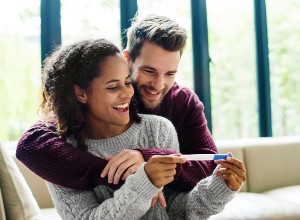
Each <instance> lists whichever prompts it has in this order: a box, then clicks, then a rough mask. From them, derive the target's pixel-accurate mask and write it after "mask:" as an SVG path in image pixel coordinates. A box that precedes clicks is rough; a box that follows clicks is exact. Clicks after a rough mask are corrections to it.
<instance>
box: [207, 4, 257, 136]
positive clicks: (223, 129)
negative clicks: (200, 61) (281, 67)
mask: <svg viewBox="0 0 300 220" xmlns="http://www.w3.org/2000/svg"><path fill="white" fill-rule="evenodd" d="M206 2H207V16H208V31H209V51H210V56H211V59H212V63H211V64H210V74H211V75H210V78H211V100H212V119H213V122H212V123H213V136H214V137H215V138H216V139H233V138H249V137H256V136H258V112H257V87H256V64H255V38H254V36H255V35H254V11H253V8H254V6H253V0H245V1H243V2H242V3H241V1H239V0H226V1H219V0H210V1H206Z"/></svg>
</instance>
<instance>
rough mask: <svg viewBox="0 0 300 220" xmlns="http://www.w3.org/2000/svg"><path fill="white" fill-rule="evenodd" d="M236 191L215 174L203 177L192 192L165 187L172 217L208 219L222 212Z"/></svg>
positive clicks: (168, 208)
mask: <svg viewBox="0 0 300 220" xmlns="http://www.w3.org/2000/svg"><path fill="white" fill-rule="evenodd" d="M235 193H236V192H235V191H231V190H230V189H229V188H228V187H227V185H226V184H225V182H224V181H223V180H222V179H221V178H220V177H219V176H215V175H211V176H209V177H206V178H205V179H202V180H201V181H200V182H199V183H198V184H197V185H196V186H195V187H194V188H193V190H192V191H190V192H178V191H173V190H171V189H167V188H165V196H166V198H167V212H168V216H169V218H170V219H191V220H192V219H195V220H196V219H197V220H198V219H200V220H201V219H208V218H209V217H210V216H212V215H215V214H218V213H220V212H221V211H222V210H223V209H224V207H225V205H226V204H227V203H228V202H229V201H230V200H231V199H232V198H233V197H234V195H235Z"/></svg>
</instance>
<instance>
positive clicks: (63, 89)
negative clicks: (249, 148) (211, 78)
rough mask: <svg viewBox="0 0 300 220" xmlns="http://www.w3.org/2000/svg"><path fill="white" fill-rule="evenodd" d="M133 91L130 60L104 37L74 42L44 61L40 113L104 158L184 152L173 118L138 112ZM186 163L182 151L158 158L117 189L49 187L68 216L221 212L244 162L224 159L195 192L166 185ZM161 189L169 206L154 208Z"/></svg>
mask: <svg viewBox="0 0 300 220" xmlns="http://www.w3.org/2000/svg"><path fill="white" fill-rule="evenodd" d="M133 93H134V92H133V87H132V85H131V79H130V73H129V68H128V64H127V62H126V61H125V59H124V58H123V57H122V55H121V54H120V51H119V49H118V48H117V47H116V46H114V45H113V44H112V43H110V42H108V41H106V40H104V39H99V40H86V41H81V42H78V43H75V44H72V45H70V46H67V47H65V48H63V49H60V50H57V51H56V52H54V53H53V54H52V55H51V56H50V57H49V58H47V60H46V61H45V65H44V68H43V102H42V105H41V108H42V111H43V116H44V118H45V120H46V121H50V122H51V121H55V122H56V127H57V132H58V134H59V135H60V136H61V137H62V138H63V139H65V140H66V141H68V142H69V143H71V144H72V145H73V146H74V147H77V148H80V149H82V150H84V151H88V152H90V153H92V154H94V155H96V156H98V157H101V158H104V157H106V156H114V155H116V154H118V153H119V152H120V151H122V150H124V149H136V148H144V147H145V146H147V147H153V148H155V147H156V146H160V147H162V148H171V149H174V150H176V151H177V152H179V144H178V140H177V135H176V131H175V128H174V127H173V125H172V123H171V122H170V121H168V120H167V119H165V118H162V117H159V116H153V115H139V114H137V113H136V111H135V110H134V105H133V104H134V103H133V100H132V97H133ZM71 156H72V155H66V157H71ZM184 162H185V159H183V158H182V157H180V155H166V156H153V157H151V158H150V159H149V160H148V161H147V162H146V163H144V164H143V165H142V166H141V167H140V168H139V169H138V170H137V172H135V173H134V174H132V175H130V176H129V177H127V179H126V181H125V184H124V185H123V186H122V187H121V188H120V189H118V190H116V191H115V190H113V189H111V188H110V187H108V186H105V185H100V186H97V187H95V188H94V189H93V190H91V191H76V190H73V189H69V188H65V187H62V186H59V185H55V184H53V183H48V185H49V189H50V192H51V195H52V198H53V200H54V203H55V206H56V209H57V210H58V212H59V214H60V215H61V216H62V218H63V219H81V220H82V219H131V220H133V219H169V218H170V219H186V218H187V219H207V218H208V217H209V216H211V215H213V214H216V213H218V212H220V211H221V210H222V209H223V208H224V206H225V204H226V203H227V202H228V201H229V200H230V199H231V198H232V197H233V196H234V193H235V192H236V191H237V190H238V189H239V188H240V186H241V185H242V182H243V181H236V179H239V178H231V177H230V176H232V175H233V174H234V175H236V176H242V177H241V178H240V179H244V178H245V177H244V176H243V175H244V167H243V164H241V163H240V162H239V161H237V160H236V159H234V158H231V159H228V161H225V162H222V166H223V168H221V169H219V170H217V171H216V173H217V174H218V175H215V174H213V175H211V176H209V177H207V178H205V179H203V180H201V181H200V182H199V183H198V184H197V186H195V187H194V189H193V190H192V191H190V192H177V191H174V190H173V189H170V188H168V187H164V186H165V185H167V184H168V183H170V182H172V181H173V179H174V175H175V173H176V166H177V164H181V163H184ZM66 170H67V168H66ZM223 179H224V180H225V181H224V180H223ZM161 190H163V192H164V195H165V197H166V200H167V208H166V209H165V208H163V207H162V206H160V205H159V204H158V203H156V204H155V205H154V206H152V207H151V201H152V198H154V197H155V196H156V195H157V194H158V193H159V192H160V191H161Z"/></svg>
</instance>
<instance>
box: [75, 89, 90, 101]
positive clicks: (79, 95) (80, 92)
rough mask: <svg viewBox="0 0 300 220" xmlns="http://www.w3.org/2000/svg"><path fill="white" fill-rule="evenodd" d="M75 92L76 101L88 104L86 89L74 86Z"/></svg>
mask: <svg viewBox="0 0 300 220" xmlns="http://www.w3.org/2000/svg"><path fill="white" fill-rule="evenodd" d="M73 91H74V94H75V97H76V99H77V100H78V101H79V102H81V103H86V102H87V95H86V92H85V90H84V89H81V88H80V86H78V85H73Z"/></svg>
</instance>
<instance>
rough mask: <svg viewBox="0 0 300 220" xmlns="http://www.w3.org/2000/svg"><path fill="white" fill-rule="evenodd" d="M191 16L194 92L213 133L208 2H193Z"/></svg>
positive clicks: (200, 0)
mask: <svg viewBox="0 0 300 220" xmlns="http://www.w3.org/2000/svg"><path fill="white" fill-rule="evenodd" d="M191 16H192V17H191V19H192V48H193V67H194V90H195V92H196V94H197V95H198V96H199V98H200V100H201V101H202V102H203V104H204V107H205V108H204V113H205V116H206V119H207V124H208V127H209V129H210V131H211V132H212V116H211V99H210V74H209V62H210V56H209V51H208V29H207V13H206V0H191Z"/></svg>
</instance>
